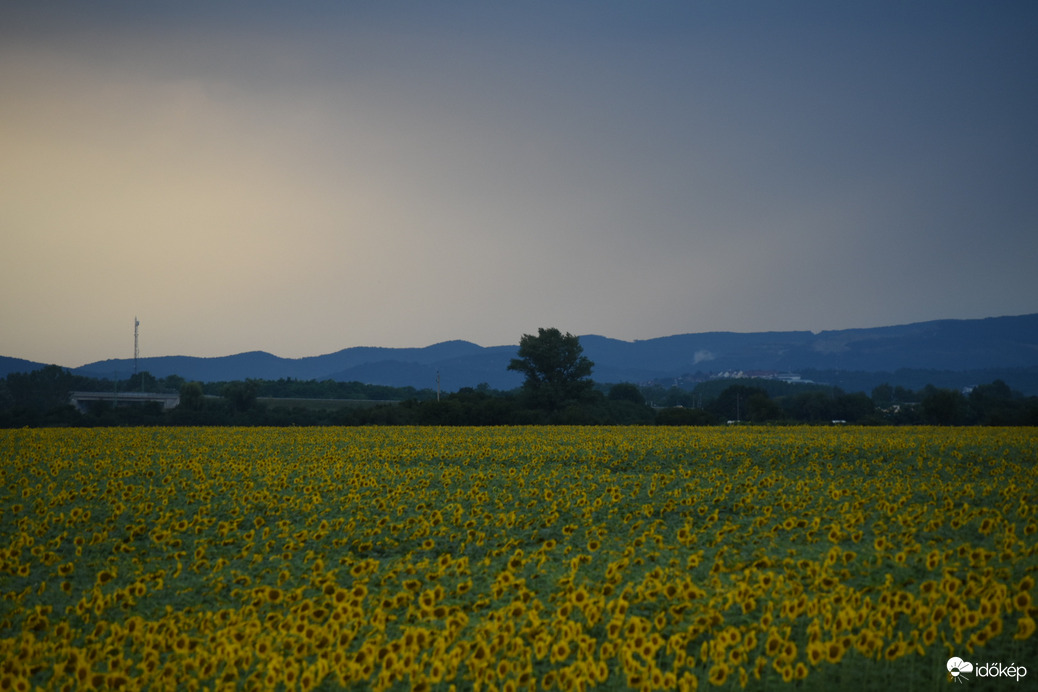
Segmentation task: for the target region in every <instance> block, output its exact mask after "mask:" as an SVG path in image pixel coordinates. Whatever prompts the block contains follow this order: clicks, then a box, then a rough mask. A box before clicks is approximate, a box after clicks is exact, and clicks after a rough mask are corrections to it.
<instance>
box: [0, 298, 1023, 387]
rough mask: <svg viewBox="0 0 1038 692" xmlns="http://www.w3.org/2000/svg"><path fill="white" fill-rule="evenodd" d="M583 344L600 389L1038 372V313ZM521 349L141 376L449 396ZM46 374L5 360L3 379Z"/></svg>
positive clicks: (506, 379)
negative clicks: (802, 377) (738, 376)
mask: <svg viewBox="0 0 1038 692" xmlns="http://www.w3.org/2000/svg"><path fill="white" fill-rule="evenodd" d="M563 329H564V328H563ZM580 342H581V344H582V345H583V347H584V352H585V355H587V356H588V357H589V358H590V359H591V360H592V361H594V363H595V368H594V372H593V374H592V377H593V378H594V379H595V380H596V381H598V382H621V381H627V382H647V381H650V380H655V381H658V382H667V381H674V380H676V379H678V378H681V377H682V376H687V375H689V374H692V373H721V372H731V371H770V372H801V371H804V370H813V371H857V372H865V373H881V372H894V371H897V370H900V369H906V368H908V369H923V370H934V371H954V372H961V371H980V370H986V371H995V370H1009V369H1038V314H1030V315H1020V316H1014V317H992V318H986V319H974V320H936V321H930V322H918V323H914V324H907V325H898V326H890V327H876V328H868V329H844V330H835V331H824V332H820V333H817V334H815V333H812V332H808V331H791V332H752V333H734V332H707V333H700V334H680V335H675V336H667V337H660V338H655V339H647V340H644V341H633V342H630V341H621V340H618V339H611V338H608V337H604V336H598V335H593V334H591V335H583V336H581V337H580ZM517 350H518V346H491V347H482V346H479V345H477V344H473V343H470V342H467V341H446V342H443V343H438V344H434V345H432V346H426V347H424V348H375V347H357V348H347V349H343V350H341V351H337V352H335V353H330V354H327V355H322V356H311V357H307V358H280V357H278V356H275V355H272V354H270V353H266V352H262V351H253V352H249V353H239V354H237V355H232V356H222V357H218V358H197V357H191V356H162V357H148V358H141V359H140V363H139V368H140V369H141V370H143V371H147V372H150V373H151V374H152V375H154V376H156V377H165V376H168V375H174V374H175V375H180V376H181V377H184V378H186V379H188V380H199V381H203V382H205V381H230V380H244V379H248V378H255V379H266V380H277V379H281V378H293V379H300V380H311V379H316V380H325V379H332V380H337V381H343V382H348V381H359V382H364V383H368V384H382V385H391V386H398V387H401V386H413V387H416V388H418V389H426V388H435V387H436V378H437V373H439V377H440V382H441V383H442V387H443V389H444V390H445V391H455V390H457V389H460V388H462V387H474V386H477V385H479V384H481V383H487V384H489V385H490V386H491V387H493V388H495V389H512V388H514V387H517V386H519V385H520V384H522V377H521V376H520V375H519V374H518V373H514V372H509V371H508V370H507V366H508V362H509V360H510V359H511V358H514V357H515V356H516V353H517ZM42 365H43V364H40V363H33V362H31V361H25V360H20V359H14V358H0V376H4V375H6V374H7V373H9V372H27V371H30V370H34V369H36V368H38V367H42ZM132 371H133V360H132V359H128V358H123V359H110V360H104V361H98V362H96V363H90V364H87V365H84V366H82V367H79V368H75V369H73V372H74V373H76V374H81V375H88V376H91V377H99V378H111V377H114V376H118V377H120V378H123V377H126V376H128V375H129V374H130V373H132ZM1011 384H1012V383H1011Z"/></svg>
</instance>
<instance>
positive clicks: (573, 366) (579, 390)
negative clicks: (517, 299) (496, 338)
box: [508, 327, 594, 411]
mask: <svg viewBox="0 0 1038 692" xmlns="http://www.w3.org/2000/svg"><path fill="white" fill-rule="evenodd" d="M583 353H584V348H583V347H582V346H581V345H580V339H579V338H578V337H576V336H573V335H572V334H570V333H568V332H567V333H566V334H563V333H562V332H560V331H559V330H558V329H556V328H555V327H551V328H548V329H545V328H543V327H541V328H539V329H538V330H537V336H533V335H532V334H523V336H522V338H521V339H520V340H519V357H518V358H513V359H512V361H511V362H510V363H509V364H508V369H509V370H514V371H516V372H520V373H522V374H523V375H525V376H526V381H525V382H524V383H523V389H524V391H525V392H526V393H527V395H528V397H529V399H530V402H531V403H532V404H533V406H534V407H536V408H545V409H548V410H549V411H555V410H558V409H560V408H561V407H562V406H563V405H564V404H566V403H567V402H572V401H575V400H580V399H582V398H584V397H586V396H587V394H588V393H589V392H590V391H591V389H592V387H593V385H594V383H593V382H592V381H591V369H592V368H593V367H594V363H592V362H591V361H590V360H589V359H588V358H587V357H586V356H584V355H583Z"/></svg>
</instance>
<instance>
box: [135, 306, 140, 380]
mask: <svg viewBox="0 0 1038 692" xmlns="http://www.w3.org/2000/svg"><path fill="white" fill-rule="evenodd" d="M140 326H141V323H140V320H138V319H137V316H136V315H134V316H133V374H134V375H136V374H137V359H138V358H140V357H141V349H140V345H139V342H138V341H137V328H138V327H140Z"/></svg>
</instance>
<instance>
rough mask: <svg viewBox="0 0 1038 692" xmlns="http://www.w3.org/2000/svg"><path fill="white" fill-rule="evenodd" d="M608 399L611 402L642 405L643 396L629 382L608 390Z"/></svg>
mask: <svg viewBox="0 0 1038 692" xmlns="http://www.w3.org/2000/svg"><path fill="white" fill-rule="evenodd" d="M609 399H610V400H611V401H629V402H631V403H632V404H644V403H645V396H644V395H643V394H642V393H641V390H639V389H638V386H637V385H633V384H631V383H630V382H621V383H620V384H614V385H613V386H612V387H611V388H610V389H609Z"/></svg>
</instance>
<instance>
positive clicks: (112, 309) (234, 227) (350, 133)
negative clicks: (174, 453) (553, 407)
mask: <svg viewBox="0 0 1038 692" xmlns="http://www.w3.org/2000/svg"><path fill="white" fill-rule="evenodd" d="M213 4H215V5H216V6H217V7H216V8H213V7H209V5H210V3H189V2H188V3H185V2H168V3H151V2H148V3H138V2H129V1H126V2H91V3H80V2H76V3H73V2H68V3H63V2H45V1H41V2H31V3H30V2H24V3H4V4H3V6H2V7H0V242H2V245H0V296H2V298H0V300H2V302H0V355H7V356H15V357H20V358H28V359H30V360H36V361H43V362H53V363H58V364H61V365H64V366H68V367H74V366H78V365H82V364H84V363H88V362H91V361H95V360H100V359H104V358H113V357H131V356H132V355H133V319H134V316H135V315H136V316H137V317H138V318H139V319H140V321H141V355H143V356H159V355H194V356H219V355H227V354H232V353H238V352H241V351H249V350H265V351H269V352H271V353H274V354H276V355H279V356H285V357H301V356H308V355H319V354H323V353H330V352H333V351H337V350H339V349H341V348H346V347H349V346H361V345H364V346H425V345H429V344H432V343H436V342H439V341H445V340H448V339H466V340H469V341H474V342H476V343H478V344H481V345H484V346H491V345H501V344H515V343H518V341H519V337H520V336H521V335H522V334H524V333H535V332H536V330H537V328H538V327H548V326H556V327H558V328H560V329H562V330H563V331H568V332H572V333H574V334H590V333H595V334H601V335H604V336H609V337H614V338H620V339H626V340H635V339H648V338H653V337H658V336H665V335H670V334H680V333H688V332H704V331H722V330H723V331H743V332H746V331H767V330H814V331H820V330H826V329H843V328H850V327H869V326H880V325H890V324H903V323H907V322H915V321H924V320H931V319H942V318H975V317H989V316H998V315H1015V314H1024V313H1031V312H1038V270H1036V267H1038V40H1036V38H1035V37H1036V36H1038V3H1035V2H1033V1H1031V0H1025V1H1020V2H999V1H997V0H994V1H992V2H973V1H970V2H957V1H954V0H940V1H936V2H907V3H906V2H860V3H844V2H838V3H834V2H828V1H827V2H811V3H806V2H771V1H768V2H721V1H720V0H718V1H716V2H653V1H648V2H629V3H628V2H598V1H596V2H590V1H589V2H512V3H488V2H476V1H473V2H420V3H419V2H406V3H404V2H392V1H389V2H374V1H372V2H324V3H312V2H310V3H307V2H292V3H255V2H249V3H245V2H240V3H213Z"/></svg>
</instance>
